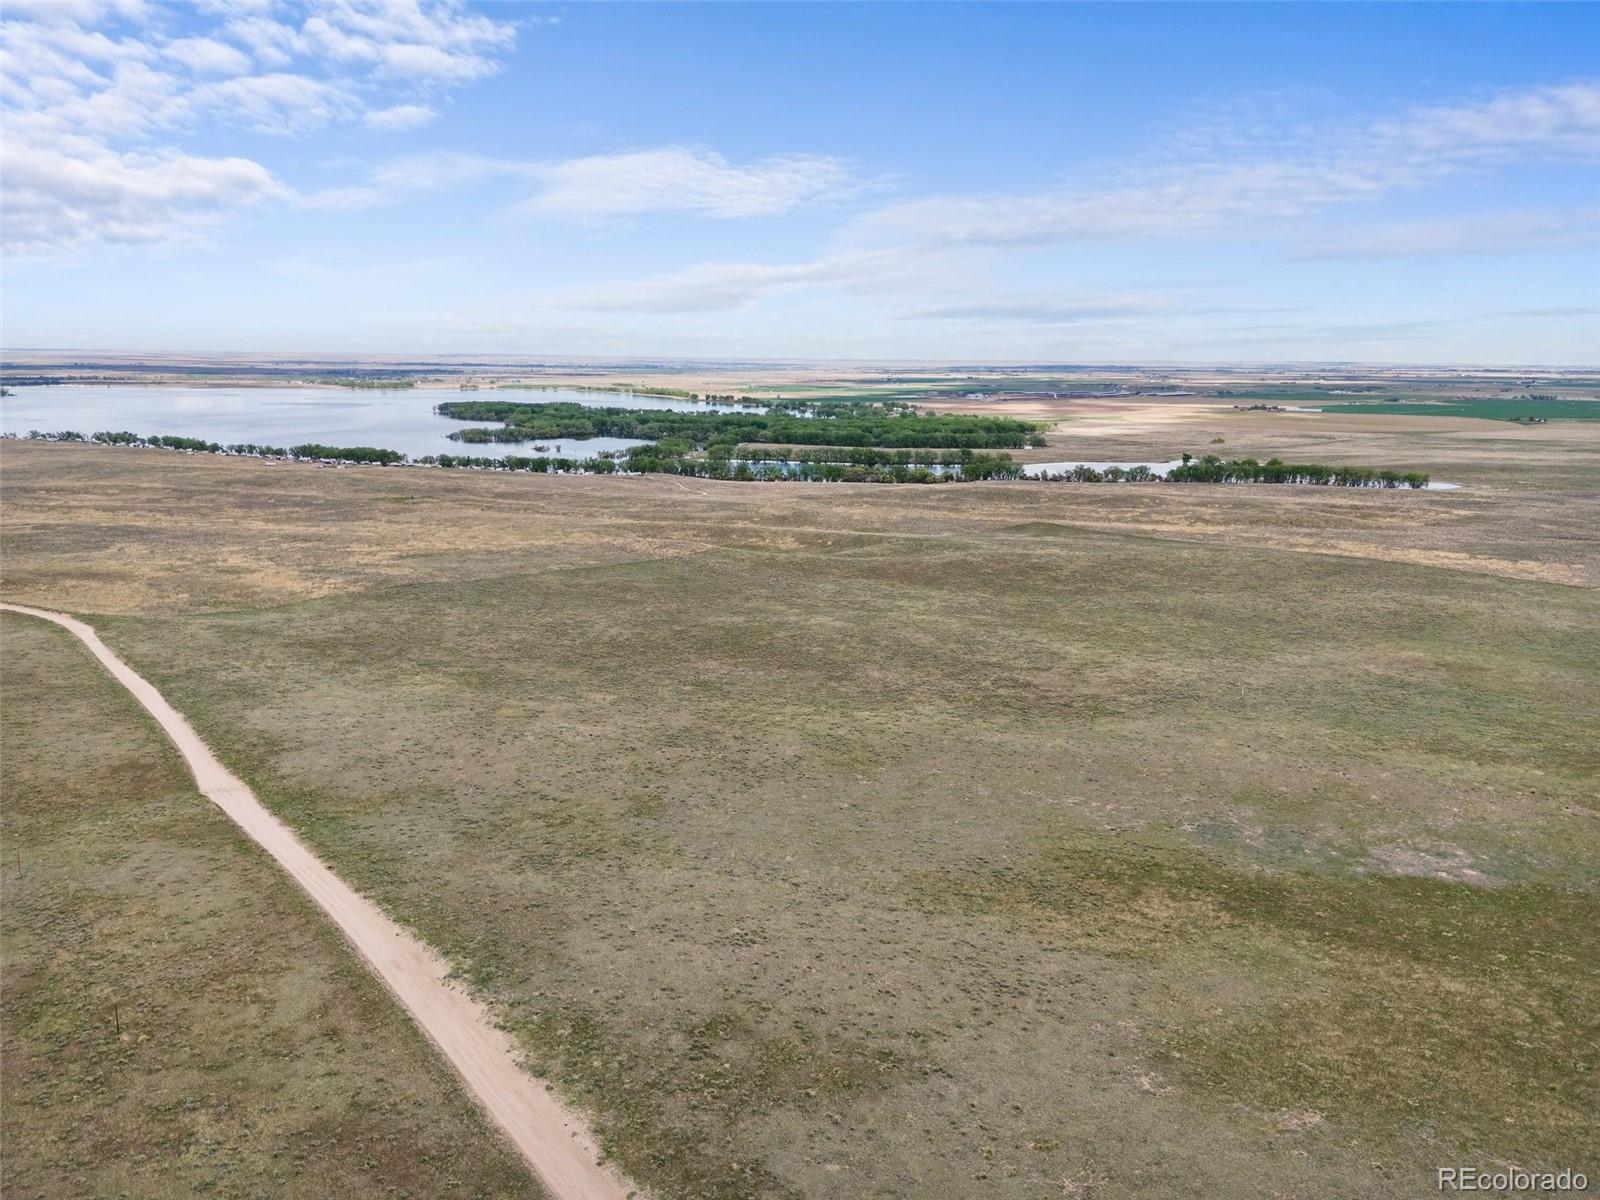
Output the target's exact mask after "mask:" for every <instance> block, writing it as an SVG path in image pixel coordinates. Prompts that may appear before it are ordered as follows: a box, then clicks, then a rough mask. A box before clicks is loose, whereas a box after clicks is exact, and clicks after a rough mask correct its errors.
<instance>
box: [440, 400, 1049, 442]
mask: <svg viewBox="0 0 1600 1200" xmlns="http://www.w3.org/2000/svg"><path fill="white" fill-rule="evenodd" d="M438 411H439V412H440V413H441V414H442V415H444V416H447V417H452V418H454V419H455V420H458V421H501V422H503V424H502V425H501V426H499V427H497V428H481V427H480V428H472V429H460V430H457V431H456V432H454V433H452V434H451V435H450V436H451V437H452V438H453V439H455V440H456V441H459V442H465V443H467V444H469V445H483V444H486V443H490V442H528V441H546V440H550V439H553V438H590V437H617V438H644V439H649V440H652V441H661V440H664V439H674V440H679V441H684V442H687V443H689V444H690V445H692V446H695V447H697V448H701V449H704V448H707V447H709V446H711V445H713V444H715V443H723V444H726V445H728V446H735V445H737V444H739V443H740V442H783V443H793V444H800V445H811V446H870V447H890V448H893V447H913V446H919V447H935V448H963V447H964V448H967V449H973V450H988V449H1004V448H1009V447H1014V446H1023V445H1026V444H1027V443H1028V438H1029V436H1030V435H1032V434H1035V433H1037V431H1038V426H1037V425H1035V424H1034V423H1032V422H1029V421H1018V420H1015V419H1014V418H1011V417H988V416H945V415H938V416H923V415H919V414H917V413H915V412H905V411H900V410H898V409H894V408H891V407H889V406H886V405H876V404H849V405H825V406H820V407H816V408H813V409H812V410H811V411H812V413H813V415H811V416H809V417H807V416H800V415H797V414H795V413H791V412H789V411H783V410H779V409H778V408H776V407H774V408H771V409H768V410H767V411H766V412H750V413H743V412H734V413H730V412H673V411H667V410H658V409H628V408H585V407H584V406H583V405H581V404H563V403H552V404H517V403H514V402H511V401H504V400H451V401H446V402H445V403H443V404H440V405H439V406H438Z"/></svg>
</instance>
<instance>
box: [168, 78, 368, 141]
mask: <svg viewBox="0 0 1600 1200" xmlns="http://www.w3.org/2000/svg"><path fill="white" fill-rule="evenodd" d="M191 98H192V101H193V103H194V105H195V107H196V108H197V109H202V110H207V111H212V112H216V113H218V114H219V115H221V116H223V117H225V118H227V119H230V120H234V121H238V122H239V123H241V124H244V125H248V126H250V128H252V129H255V130H257V131H258V132H260V133H272V134H295V133H307V132H310V131H311V130H313V129H319V128H321V127H322V126H324V125H327V124H328V123H330V122H332V121H337V120H341V119H348V118H349V117H352V116H354V115H355V113H357V112H358V111H360V103H359V101H358V100H357V99H356V97H355V94H354V93H353V92H352V90H351V89H350V88H348V87H346V86H344V85H342V84H339V83H332V82H328V81H326V80H321V79H311V78H309V77H307V76H305V75H292V74H285V73H274V74H271V75H243V76H240V77H239V78H237V79H224V80H222V81H220V82H217V83H208V84H205V85H204V86H202V87H199V88H196V89H195V90H194V92H193V93H192V94H191Z"/></svg>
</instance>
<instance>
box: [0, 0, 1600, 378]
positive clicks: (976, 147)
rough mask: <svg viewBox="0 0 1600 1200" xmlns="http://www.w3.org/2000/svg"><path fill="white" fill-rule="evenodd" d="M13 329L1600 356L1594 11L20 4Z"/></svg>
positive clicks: (42, 341) (137, 336)
mask: <svg viewBox="0 0 1600 1200" xmlns="http://www.w3.org/2000/svg"><path fill="white" fill-rule="evenodd" d="M4 14H5V17H4V21H3V26H4V53H5V61H4V63H3V72H0V73H3V75H4V79H5V83H4V94H3V99H4V132H5V139H4V144H3V148H0V153H3V156H4V161H3V164H0V166H3V173H0V187H3V189H4V210H3V217H4V220H3V226H4V235H5V248H6V260H5V289H4V293H5V294H4V321H5V326H4V331H3V338H4V343H5V345H6V346H8V347H11V348H21V347H61V348H105V349H113V348H115V349H150V350H185V349H190V350H244V351H284V352H348V353H387V354H421V355H432V354H444V353H467V354H472V353H486V354H487V353H516V354H534V355H551V356H558V355H598V356H636V355H643V356H684V357H717V358H872V359H960V360H969V361H970V360H991V361H1024V360H1033V361H1040V360H1048V361H1087V362H1096V361H1113V360H1114V361H1123V362H1133V361H1163V360H1166V361H1172V360H1175V361H1215V360H1258V361H1273V362H1282V361H1290V360H1352V361H1392V362H1479V363H1500V362H1528V363H1536V362H1537V363H1552V364H1560V363H1568V364H1579V363H1591V364H1592V363H1595V362H1596V361H1597V360H1600V353H1597V351H1596V347H1597V346H1600V171H1597V166H1600V49H1597V47H1600V7H1597V6H1594V5H1584V4H1570V5H1569V4H1562V5H1551V6H1543V5H1536V4H1513V5H1504V6H1502V5H1494V4H1474V5H1466V4H1453V5H1440V6H1432V5H1416V6H1391V5H1381V6H1380V5H1352V6H1345V5H1335V4H1314V5H1313V4H1306V5H1269V6H1231V5H1204V4H1192V5H1178V6H1164V5H1065V4H1062V5H1022V4H1015V5H1013V4H982V5H954V4H949V5H920V4H889V5H847V4H832V5H810V4H766V5H755V4H741V5H735V4H710V5H697V6H691V5H677V4H644V5H634V4H610V5H588V4H559V5H525V4H457V3H428V2H426V0H394V2H386V3H378V2H376V0H329V2H327V3H314V4H313V3H302V2H300V0H229V2H224V0H208V2H205V3H200V4H196V5H193V6H179V5H158V4H149V3H145V2H144V0H45V2H40V3H35V2H31V0H8V3H7V4H6V6H5V9H4Z"/></svg>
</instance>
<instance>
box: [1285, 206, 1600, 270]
mask: <svg viewBox="0 0 1600 1200" xmlns="http://www.w3.org/2000/svg"><path fill="white" fill-rule="evenodd" d="M1594 242H1600V208H1581V209H1575V210H1571V211H1563V210H1557V209H1542V210H1535V211H1522V212H1509V213H1486V214H1474V215H1470V216H1464V217H1435V218H1432V219H1429V220H1425V221H1401V222H1393V223H1389V224H1384V225H1378V226H1375V227H1372V228H1366V229H1358V230H1354V231H1352V232H1349V233H1345V234H1341V235H1339V236H1336V237H1329V238H1323V239H1321V240H1319V241H1317V242H1315V243H1313V244H1312V245H1311V247H1310V248H1309V249H1308V250H1306V251H1305V252H1304V253H1302V254H1301V255H1300V257H1302V258H1378V257H1382V258H1395V257H1413V256H1425V255H1437V254H1517V253H1521V252H1524V251H1528V250H1552V249H1560V248H1562V247H1566V246H1583V245H1589V244H1592V243H1594Z"/></svg>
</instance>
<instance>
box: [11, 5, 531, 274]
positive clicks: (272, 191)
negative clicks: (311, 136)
mask: <svg viewBox="0 0 1600 1200" xmlns="http://www.w3.org/2000/svg"><path fill="white" fill-rule="evenodd" d="M157 11H159V10H154V9H152V8H151V7H150V6H148V5H146V4H145V3H143V2H142V0H41V2H38V3H34V2H29V0H8V3H7V4H6V6H5V8H4V9H3V10H0V105H3V113H4V119H5V128H6V138H5V141H4V145H3V146H0V155H3V160H0V167H3V171H0V189H3V194H0V199H3V202H4V207H5V220H4V241H5V245H6V246H7V248H8V249H10V250H11V251H12V252H27V253H41V252H49V251H51V250H62V249H71V248H76V247H80V246H84V245H87V244H91V243H93V242H95V241H108V242H122V243H128V242H140V241H156V240H162V239H163V238H167V237H186V236H190V235H191V233H192V232H193V231H194V230H197V229H204V228H206V227H207V226H208V225H209V224H210V223H212V222H214V221H215V220H217V219H220V218H221V217H223V216H225V215H226V214H227V213H228V212H229V211H234V210H238V209H240V208H245V207H248V206H250V205H253V204H257V203H261V202H263V201H271V200H277V201H285V202H306V201H307V200H308V198H305V197H300V196H297V195H296V194H295V193H294V192H293V191H292V190H291V189H289V188H288V187H286V186H285V185H284V184H283V183H281V182H280V181H279V180H277V179H275V178H274V177H273V175H272V173H271V172H270V171H268V170H267V169H266V168H265V167H263V166H261V165H260V164H258V163H254V162H250V161H248V160H246V159H242V158H237V157H207V156H203V155H197V154H193V153H189V152H187V151H186V150H185V149H184V148H183V145H182V141H183V138H184V137H185V136H186V135H187V134H188V133H190V132H192V131H193V130H195V129H198V128H200V127H201V126H202V125H203V124H204V123H207V122H213V123H221V124H222V125H224V126H228V125H232V126H237V127H239V128H245V129H250V130H253V131H255V132H259V133H267V134H274V135H279V136H286V137H294V136H300V135H304V134H307V133H310V132H312V131H314V130H316V129H319V128H322V127H324V126H326V125H329V124H333V123H336V122H348V121H358V120H360V121H365V122H366V123H367V124H368V125H369V126H370V127H372V128H376V129H387V130H405V129H416V128H419V127H421V126H422V125H425V124H427V123H428V122H429V121H431V120H433V119H434V117H435V115H436V110H435V109H434V107H433V106H432V105H431V104H428V103H425V102H424V101H426V100H427V99H429V98H432V97H436V96H437V95H438V94H440V93H441V92H443V91H445V90H447V89H449V88H452V87H455V86H458V85H460V84H462V83H465V82H467V81H470V80H473V79H478V78H481V77H483V76H485V75H488V74H490V73H492V72H493V71H495V70H497V69H498V67H499V62H500V57H501V56H502V55H503V54H504V53H505V52H506V51H508V50H509V49H510V48H511V47H512V45H513V44H514V42H515V38H516V26H515V25H514V24H513V23H512V22H509V21H503V20H500V19H497V18H496V17H494V16H491V15H485V14H481V13H475V12H472V11H471V10H469V9H468V8H467V7H466V6H465V4H463V3H461V0H320V2H319V3H317V4H315V5H312V4H310V3H309V2H307V0H278V2H272V0H205V2H204V3H202V4H201V5H199V6H198V9H197V11H198V13H199V14H200V15H202V16H210V17H212V18H214V19H215V21H216V23H215V25H214V27H212V28H208V29H198V30H185V32H184V36H181V37H178V36H172V35H170V34H169V33H168V32H166V29H167V27H168V26H169V25H170V24H171V22H170V21H168V20H165V19H161V20H157V19H154V16H153V14H154V13H155V12H157ZM169 15H170V14H167V13H162V14H161V16H162V17H163V18H165V17H167V16H169ZM358 191H359V189H344V192H345V193H346V194H345V195H344V197H343V198H342V202H343V203H344V204H345V206H351V204H352V201H353V200H355V199H360V200H362V201H363V202H365V198H364V197H355V196H354V195H353V193H355V192H358ZM330 197H331V198H330ZM309 202H312V203H329V204H332V203H340V202H341V199H340V198H339V197H336V196H334V195H333V193H324V194H320V195H319V196H316V197H311V198H309Z"/></svg>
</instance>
